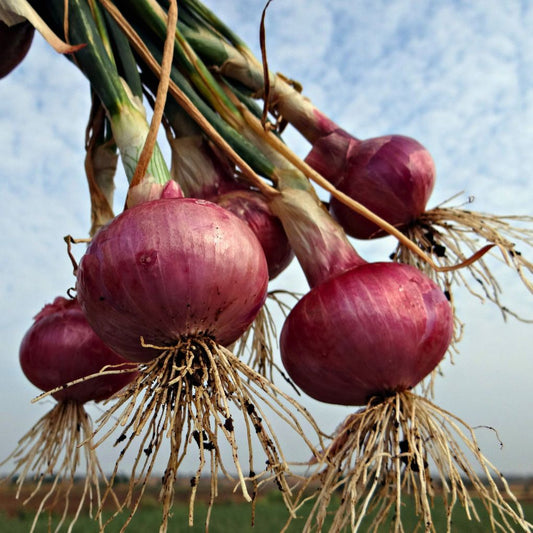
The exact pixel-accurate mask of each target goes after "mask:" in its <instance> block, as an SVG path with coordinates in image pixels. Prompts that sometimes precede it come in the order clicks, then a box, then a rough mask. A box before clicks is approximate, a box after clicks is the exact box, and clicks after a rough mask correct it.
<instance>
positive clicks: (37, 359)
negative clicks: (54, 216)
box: [2, 296, 135, 531]
mask: <svg viewBox="0 0 533 533" xmlns="http://www.w3.org/2000/svg"><path fill="white" fill-rule="evenodd" d="M20 364H21V367H22V370H23V372H24V374H25V375H26V377H27V378H28V380H29V381H30V382H31V383H32V384H33V385H35V386H36V387H38V388H40V389H41V390H43V391H51V390H54V389H55V392H53V397H54V399H55V400H56V401H57V403H56V405H55V406H54V407H53V409H52V410H50V411H49V412H48V413H46V414H45V415H44V416H43V417H42V418H41V419H40V420H39V421H38V422H37V423H36V424H35V425H34V426H33V427H32V428H31V429H30V430H29V431H28V432H27V433H26V434H25V435H24V437H22V438H21V439H20V440H19V443H18V446H17V448H16V449H15V451H14V452H13V453H12V454H11V455H10V456H9V457H8V458H7V459H6V460H5V461H4V462H3V463H2V464H5V463H6V462H7V461H8V460H9V461H15V463H16V466H15V468H14V470H13V472H12V473H11V476H10V477H12V476H13V475H18V479H17V482H16V483H17V498H18V497H19V496H20V495H21V494H22V490H23V488H24V484H25V483H26V482H27V478H28V476H29V475H30V474H33V476H34V479H35V481H36V486H35V487H34V488H33V489H32V491H31V493H30V495H29V496H28V497H27V499H26V500H25V502H24V503H27V502H29V501H30V500H32V499H33V498H35V497H37V496H38V495H39V494H42V498H41V502H40V504H39V506H38V509H37V513H36V515H35V519H34V521H33V524H32V529H31V530H32V531H33V530H34V529H35V527H36V525H37V522H38V519H39V516H40V515H41V513H42V512H43V511H44V510H45V509H49V510H50V512H51V511H53V510H54V511H55V510H59V512H60V515H59V516H60V518H59V523H58V524H57V526H56V531H57V530H59V529H60V528H61V526H62V524H63V523H64V522H65V520H66V519H67V517H68V516H69V515H68V513H72V509H71V508H70V506H69V500H70V497H71V493H72V490H73V488H74V484H75V480H76V476H78V475H80V474H84V475H85V479H84V482H83V483H84V484H83V490H82V493H81V498H80V500H79V504H78V505H77V507H76V508H75V509H74V515H73V517H72V518H71V525H70V529H72V527H73V525H74V523H75V522H76V520H77V518H78V516H79V515H80V512H81V510H82V509H83V507H84V505H86V504H87V503H89V504H90V506H91V508H92V506H93V505H95V506H96V508H98V507H99V506H100V503H101V492H100V483H101V481H102V480H104V479H105V478H104V475H103V473H102V470H101V467H100V464H99V461H98V457H97V455H96V453H95V451H94V449H93V442H92V436H93V427H92V422H91V420H90V417H89V415H88V413H87V412H86V410H85V405H86V404H87V403H88V402H93V401H94V402H101V401H103V400H107V399H109V398H110V397H112V396H113V395H114V394H115V393H116V392H118V391H119V390H120V389H122V388H123V387H124V386H126V385H127V384H128V383H130V382H131V381H132V380H133V379H134V378H135V371H134V366H135V365H129V364H128V363H127V362H126V361H125V360H124V359H123V358H122V357H120V356H119V355H118V354H117V353H116V352H114V351H112V350H111V349H110V348H109V347H108V346H106V345H105V344H104V343H103V342H102V341H101V340H100V338H99V337H97V335H96V333H95V332H94V331H93V330H92V328H91V327H90V326H89V324H88V322H87V320H86V318H85V316H84V314H83V312H82V310H81V308H80V306H79V303H78V302H77V300H73V299H66V298H63V297H61V296H59V297H57V298H56V299H55V300H54V302H53V303H51V304H48V305H46V306H45V307H44V308H43V309H42V310H41V312H40V313H39V314H37V315H36V316H35V319H34V322H33V325H32V326H31V327H30V329H29V330H28V331H27V333H26V335H25V336H24V338H23V339H22V343H21V346H20ZM109 365H112V366H114V367H115V368H116V372H115V373H112V374H111V373H110V374H109V375H106V376H99V377H96V378H94V379H91V380H90V381H86V382H81V383H78V384H75V385H72V386H69V387H67V386H66V385H67V384H69V383H70V382H73V381H75V380H80V379H81V378H85V377H87V376H90V375H93V374H96V373H98V372H99V371H100V370H101V369H102V368H104V367H107V366H109ZM128 366H129V367H130V368H128ZM121 368H122V369H123V371H121V370H120V369H121ZM83 470H85V472H83ZM47 477H51V479H52V481H51V482H48V481H47V480H46V478H47ZM61 504H63V508H62V509H61V508H60V506H61ZM99 518H100V525H101V517H100V515H99ZM70 529H69V530H70Z"/></svg>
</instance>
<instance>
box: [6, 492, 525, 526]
mask: <svg viewBox="0 0 533 533" xmlns="http://www.w3.org/2000/svg"><path fill="white" fill-rule="evenodd" d="M5 496H6V494H4V497H5ZM4 501H5V499H4ZM523 508H524V511H525V513H526V517H527V518H528V520H529V521H530V522H531V521H533V503H532V502H524V503H523ZM479 512H480V516H481V519H482V521H481V523H478V522H476V521H469V520H468V519H467V518H466V516H465V514H464V513H463V512H462V511H461V509H460V508H459V507H457V510H456V512H455V513H454V516H453V524H454V526H453V531H454V532H457V533H464V532H468V533H470V532H480V533H482V532H487V531H489V528H488V526H487V521H486V516H487V515H486V513H484V512H482V510H480V511H479ZM301 514H302V515H305V508H304V509H303V510H302V513H301ZM33 516H34V514H33V510H31V509H25V508H24V507H21V506H19V507H18V508H16V509H13V508H12V509H11V510H10V512H9V513H7V512H5V511H2V512H1V513H0V524H2V527H3V529H2V531H9V533H27V532H28V531H29V529H30V527H31V523H32V521H33ZM187 516H188V507H187V503H186V502H185V501H177V502H176V504H175V506H174V508H173V516H172V518H171V520H170V523H169V528H168V531H169V532H181V531H187V532H190V533H194V532H204V531H205V525H204V521H205V516H206V506H205V504H204V503H198V504H197V505H196V511H195V525H194V526H192V527H189V526H188V525H187V522H188V519H187ZM287 516H288V515H287V511H286V509H285V507H284V504H283V501H282V499H281V498H280V496H279V494H277V493H275V492H272V493H270V494H267V495H266V496H263V497H261V498H260V499H259V500H258V501H257V504H256V511H255V525H254V526H253V527H252V525H251V506H250V505H249V504H246V503H239V502H235V501H231V498H230V499H229V500H225V499H223V500H222V501H220V502H217V503H216V504H215V506H214V507H213V510H212V514H211V520H210V527H209V531H210V532H211V533H228V532H230V533H237V532H238V533H241V532H243V533H246V532H249V533H273V532H276V531H280V530H281V528H282V527H283V525H284V524H285V522H286V520H287ZM402 516H403V518H404V520H403V523H404V529H405V531H407V532H410V531H414V530H415V526H416V523H417V519H416V517H415V515H414V510H413V508H412V506H409V504H406V507H405V511H403V512H402ZM125 517H126V515H125V514H124V515H123V516H119V517H118V518H116V519H115V520H114V521H113V522H111V523H110V524H109V526H108V527H107V528H106V531H108V532H110V533H115V532H118V531H120V527H121V525H122V523H123V521H124V519H125ZM434 517H435V520H434V523H435V527H436V530H437V531H445V518H444V510H443V508H442V506H439V505H435V508H434ZM160 519H161V512H160V508H159V504H158V503H157V499H156V497H155V495H152V494H147V495H146V498H145V499H144V504H143V506H142V508H141V509H140V510H139V511H138V513H137V514H136V516H135V517H134V519H133V520H132V522H131V523H130V525H129V527H128V529H127V531H128V532H131V533H147V532H148V533H150V532H157V531H158V529H159V523H160ZM370 520H371V518H370ZM53 523H54V522H53V521H52V531H53ZM303 523H304V519H303V518H302V519H300V520H295V521H293V523H292V525H291V527H290V528H289V530H288V531H290V532H291V533H296V532H298V531H301V530H302V527H303ZM67 529H68V528H67V527H64V528H63V530H65V531H66V530H67ZM323 530H324V531H327V526H326V527H324V529H323ZM367 530H368V522H367V525H364V526H363V527H362V528H361V530H360V531H362V532H364V531H367ZM35 531H36V533H45V532H47V531H49V523H48V518H47V516H43V517H42V519H41V520H40V521H39V524H38V527H37V528H36V530H35ZM96 531H98V527H97V526H96V524H95V523H94V521H93V520H92V519H90V518H89V517H87V516H82V517H80V519H79V520H78V522H77V523H76V526H75V527H74V528H73V532H74V533H82V532H87V533H89V532H96ZM380 531H384V532H385V531H389V527H387V526H385V527H383V528H382V529H381V530H380ZM517 531H518V530H517Z"/></svg>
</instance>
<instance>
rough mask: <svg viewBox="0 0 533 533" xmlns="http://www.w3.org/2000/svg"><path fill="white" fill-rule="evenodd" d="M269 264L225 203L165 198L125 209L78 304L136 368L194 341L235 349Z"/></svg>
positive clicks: (98, 244) (85, 279)
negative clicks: (189, 338) (193, 338)
mask: <svg viewBox="0 0 533 533" xmlns="http://www.w3.org/2000/svg"><path fill="white" fill-rule="evenodd" d="M267 284H268V273H267V265H266V260H265V256H264V254H263V251H262V249H261V246H260V244H259V242H258V241H257V239H256V238H255V236H254V235H253V233H252V231H251V230H250V229H249V228H248V227H247V226H246V225H245V224H244V223H243V222H242V221H241V220H239V218H237V217H236V216H235V215H233V214H231V213H229V212H228V211H227V210H225V209H222V208H221V207H218V206H217V205H215V204H213V203H211V202H207V201H204V200H197V199H192V198H183V199H174V198H170V199H160V200H154V201H149V202H145V203H141V204H139V205H137V206H135V207H134V208H132V209H128V210H127V211H124V212H123V213H122V214H121V215H119V216H118V217H116V218H115V219H114V220H113V221H112V223H111V224H109V225H108V226H106V227H104V228H102V229H101V230H100V231H99V232H98V234H97V235H96V236H95V238H94V239H93V240H92V242H91V243H90V245H89V247H88V249H87V251H86V253H85V254H84V256H83V257H82V259H81V262H80V265H79V268H78V273H77V291H78V299H79V300H80V303H81V306H82V308H83V310H84V312H85V314H86V316H87V319H88V321H89V323H90V324H91V325H92V327H93V328H94V329H95V331H96V332H97V333H98V335H99V336H100V337H101V338H102V339H103V340H104V342H105V343H106V344H108V345H109V346H111V347H112V348H113V349H114V350H116V351H117V352H118V353H120V354H121V355H122V356H124V357H125V358H127V359H129V360H131V361H139V362H147V361H149V360H150V359H152V358H153V357H154V356H155V355H157V354H158V351H157V350H154V349H150V348H147V347H145V346H143V345H142V342H141V338H142V339H143V340H144V343H145V344H152V345H156V346H168V347H171V346H173V345H175V344H176V343H177V342H178V341H179V340H180V339H182V338H184V337H187V336H200V337H206V338H212V339H214V340H215V341H216V342H217V343H218V344H220V345H222V346H228V345H230V344H232V343H233V342H235V341H236V340H237V339H238V338H239V337H240V335H241V334H242V333H243V332H244V331H245V330H246V329H247V328H248V326H249V325H250V324H251V322H252V321H253V319H254V318H255V316H256V314H257V313H258V312H259V309H260V308H261V306H262V305H263V303H264V301H265V297H266V289H267Z"/></svg>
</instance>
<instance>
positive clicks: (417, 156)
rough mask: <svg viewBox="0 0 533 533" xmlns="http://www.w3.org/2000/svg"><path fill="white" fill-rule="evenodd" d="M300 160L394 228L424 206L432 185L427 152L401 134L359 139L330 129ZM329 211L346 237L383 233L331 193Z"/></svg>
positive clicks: (402, 226)
mask: <svg viewBox="0 0 533 533" xmlns="http://www.w3.org/2000/svg"><path fill="white" fill-rule="evenodd" d="M306 163H308V164H309V165H310V166H311V167H313V168H314V169H315V170H317V171H318V172H320V173H321V174H322V175H323V176H324V177H325V178H326V179H327V180H328V181H330V182H331V183H333V184H334V185H335V186H336V187H337V189H338V190H340V191H341V192H343V193H345V194H347V195H348V196H350V197H351V198H353V199H354V200H356V201H358V202H359V203H361V204H363V205H364V206H365V207H367V208H368V209H370V210H371V211H372V212H373V213H375V214H376V215H378V216H379V217H381V218H382V219H384V220H385V221H387V222H388V223H389V224H391V225H393V226H395V227H396V228H397V229H400V230H402V229H405V228H406V227H407V226H409V224H411V223H413V222H414V221H415V220H416V219H417V218H418V217H419V216H420V215H421V214H422V213H423V212H424V211H425V209H426V204H427V202H428V200H429V197H430V195H431V192H432V191H433V187H434V184H435V165H434V162H433V159H432V157H431V155H430V154H429V152H428V151H427V150H426V149H425V148H424V147H423V146H422V145H421V144H420V143H419V142H418V141H416V140H415V139H412V138H410V137H406V136H403V135H385V136H382V137H376V138H372V139H366V140H363V141H361V140H359V139H356V138H355V137H353V136H351V135H349V134H348V133H346V132H345V131H344V130H341V129H336V130H334V131H332V132H331V133H329V134H327V135H325V136H324V137H321V138H320V139H318V140H317V141H316V143H315V144H314V145H313V149H312V150H311V152H310V153H309V154H308V155H307V157H306ZM330 210H331V213H332V214H333V216H334V217H335V218H336V219H337V220H338V221H339V223H340V224H341V226H342V227H343V228H344V230H345V231H346V233H348V235H350V236H352V237H355V238H357V239H370V238H375V237H383V236H385V235H387V233H386V232H385V231H383V230H381V229H380V228H379V227H378V226H377V225H375V224H374V223H373V222H370V221H369V220H368V219H366V218H365V217H363V216H361V215H359V214H357V213H355V212H354V211H353V210H352V209H350V208H349V207H348V206H346V205H345V204H343V203H342V202H340V201H339V200H338V199H336V198H334V197H332V198H331V200H330Z"/></svg>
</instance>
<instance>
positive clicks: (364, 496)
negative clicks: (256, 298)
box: [272, 189, 529, 531]
mask: <svg viewBox="0 0 533 533" xmlns="http://www.w3.org/2000/svg"><path fill="white" fill-rule="evenodd" d="M272 208H273V210H274V212H276V213H277V214H278V216H279V217H280V218H281V220H282V221H283V223H284V224H285V229H286V231H287V234H288V236H289V239H290V240H291V244H292V246H293V248H294V250H295V253H296V256H297V257H298V259H299V261H300V263H301V265H302V268H303V270H304V272H305V274H306V277H307V279H308V281H309V284H310V286H311V290H310V292H308V293H307V294H306V295H305V296H303V297H302V299H301V300H300V301H299V302H298V303H297V304H296V305H295V307H294V308H293V309H292V311H291V312H290V313H289V315H288V317H287V319H286V320H285V323H284V325H283V329H282V332H281V338H280V349H281V356H282V361H283V365H284V367H285V369H286V370H287V373H288V375H289V376H290V378H291V379H292V380H293V381H294V382H295V384H296V385H297V386H299V387H300V388H301V389H302V390H303V391H304V392H305V393H307V394H308V395H309V396H311V397H312V398H314V399H316V400H318V401H321V402H326V403H331V404H341V405H353V406H364V407H363V408H362V409H361V410H360V411H358V412H356V413H354V414H352V415H350V416H349V417H348V418H347V419H346V420H345V421H344V422H343V424H341V427H340V429H339V430H338V431H337V434H336V435H335V436H334V438H333V440H332V442H331V443H330V445H329V446H328V447H327V448H326V449H324V450H323V452H322V453H321V454H319V455H318V456H317V457H315V458H314V460H313V461H312V462H313V463H315V464H316V470H315V471H312V472H311V474H310V475H309V477H308V478H307V480H306V482H305V483H304V484H303V487H302V488H301V491H300V493H299V496H298V499H297V501H298V502H299V503H303V502H304V501H307V499H308V497H309V490H310V487H313V486H316V485H317V483H318V486H319V489H318V490H317V492H316V493H315V494H314V495H313V496H314V498H315V501H314V504H313V506H312V509H311V511H310V513H309V515H308V517H307V520H306V522H305V525H304V527H303V531H311V530H315V529H316V530H317V531H320V530H321V529H322V526H323V524H324V519H325V518H326V515H327V514H329V506H330V503H331V500H332V494H334V493H335V491H340V492H341V499H340V505H339V506H338V507H337V508H336V510H335V511H332V513H333V522H332V526H331V531H341V530H342V529H343V528H344V527H346V526H347V525H349V526H350V527H351V530H352V531H356V530H358V529H359V528H360V527H361V523H362V521H363V519H364V518H365V517H366V516H368V514H369V513H370V512H371V511H374V512H375V514H373V525H372V528H373V530H377V529H378V527H379V526H380V525H381V524H383V523H385V522H386V521H387V520H388V517H389V513H390V511H391V509H393V510H394V522H393V524H392V526H391V529H393V530H394V531H403V526H402V505H403V504H402V501H403V498H404V493H405V492H411V493H412V497H413V498H414V499H415V508H416V512H417V514H418V516H419V517H420V521H421V522H422V523H423V524H424V526H423V527H424V528H425V530H426V531H434V530H435V528H434V526H433V518H432V510H431V507H432V506H431V502H432V498H433V495H434V490H435V486H434V481H433V480H432V477H433V476H434V473H433V471H435V472H436V474H437V477H438V478H440V481H441V483H442V491H443V499H444V504H445V507H446V512H447V516H448V531H449V530H450V527H451V520H452V511H453V508H454V506H455V504H456V502H457V501H460V502H461V504H462V506H463V507H464V508H465V510H466V512H467V515H468V516H469V517H477V512H476V509H475V507H474V503H473V500H472V497H471V495H470V492H469V491H470V489H469V488H468V487H467V483H466V482H465V480H464V477H463V476H466V479H468V482H470V483H471V484H472V488H473V490H474V492H475V493H476V496H477V498H479V500H480V501H481V502H482V505H484V506H485V507H486V508H487V509H488V510H489V515H490V521H491V529H492V530H493V531H496V530H499V528H502V529H505V528H508V529H509V530H511V527H518V528H519V529H520V530H524V531H528V530H529V529H528V527H529V524H528V523H527V522H526V520H525V519H524V515H523V513H522V510H521V508H520V505H519V504H518V502H517V500H516V498H515V497H514V496H513V495H512V494H511V492H510V491H509V487H508V486H507V483H506V482H505V480H504V479H503V478H502V476H501V474H500V473H499V472H498V471H497V470H496V469H495V468H493V467H492V465H491V464H490V463H489V462H488V461H487V459H486V458H484V456H483V455H482V454H481V452H480V450H479V448H478V445H477V443H476V440H475V437H474V435H473V431H472V430H471V429H470V428H469V427H468V426H467V424H465V423H464V422H462V421H461V420H460V419H458V418H457V417H455V416H454V415H452V414H450V413H448V412H446V411H444V410H443V409H440V408H439V407H438V406H436V405H434V404H433V403H431V402H430V401H428V400H427V399H426V398H425V397H423V396H419V395H417V394H415V393H414V392H413V391H412V389H413V388H414V387H416V386H417V385H418V384H419V383H420V382H421V381H422V380H424V378H425V377H426V376H428V374H430V373H431V372H432V370H433V369H434V368H435V367H436V366H437V364H438V363H439V362H440V361H441V359H442V357H443V355H444V353H445V352H446V350H447V348H448V346H449V343H450V341H451V338H452V330H453V313H452V309H451V306H450V304H449V302H448V300H447V298H446V296H445V295H444V293H443V292H442V290H441V289H440V288H439V287H438V285H436V284H435V283H434V282H433V281H432V280H430V279H429V278H428V277H427V276H426V275H425V274H423V273H422V272H421V271H420V270H418V269H416V268H414V267H412V266H410V265H404V264H399V263H388V262H383V263H367V262H365V261H364V260H363V259H362V258H361V257H360V256H359V255H358V254H357V253H356V252H355V250H354V249H353V248H352V247H351V245H350V244H349V242H348V241H347V240H346V237H345V234H344V232H343V231H342V228H340V226H338V225H337V224H336V223H335V222H334V221H333V220H332V219H331V218H330V217H329V215H328V213H327V212H326V211H325V209H323V207H322V206H321V205H319V202H318V201H317V200H316V199H314V198H313V197H312V195H311V194H307V193H306V192H305V191H303V190H302V189H286V190H285V191H283V193H282V194H281V195H280V196H278V197H276V198H274V199H273V200H272ZM465 449H466V450H467V451H468V453H469V454H471V456H470V457H467V454H466V453H465V452H464V451H462V450H465ZM472 459H473V460H475V461H476V462H477V465H478V466H479V467H481V469H482V471H483V473H484V474H485V476H486V477H487V479H488V483H487V484H484V482H482V480H481V479H480V478H479V477H478V475H477V474H476V472H475V470H474V468H473V467H472V465H471V463H470V461H471V460H472ZM492 476H494V478H495V479H494V478H493V477H492ZM497 481H498V482H500V483H501V484H502V486H503V491H502V493H501V492H500V491H499V489H498V486H497V483H496V482H497ZM508 498H510V501H508V500H507V499H508ZM511 523H512V524H513V526H510V524H511ZM513 531H515V529H513Z"/></svg>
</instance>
